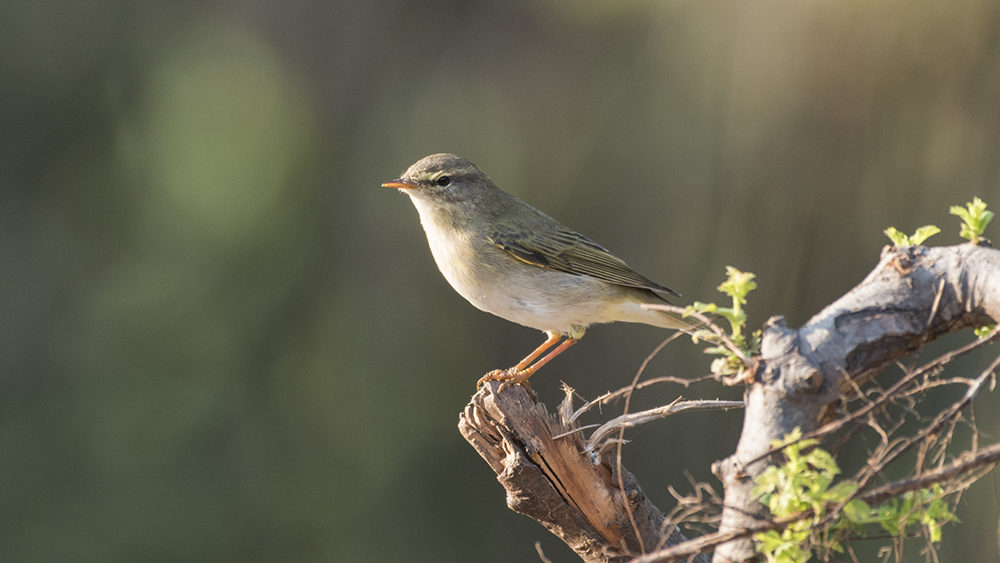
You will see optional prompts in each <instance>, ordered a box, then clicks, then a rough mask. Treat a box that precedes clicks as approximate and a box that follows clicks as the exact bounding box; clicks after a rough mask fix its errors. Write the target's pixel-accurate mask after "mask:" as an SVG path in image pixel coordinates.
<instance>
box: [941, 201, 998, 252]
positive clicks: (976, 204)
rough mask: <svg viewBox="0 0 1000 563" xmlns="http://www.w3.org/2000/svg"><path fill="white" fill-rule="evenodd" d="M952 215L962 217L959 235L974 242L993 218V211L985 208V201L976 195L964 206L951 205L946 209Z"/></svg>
mask: <svg viewBox="0 0 1000 563" xmlns="http://www.w3.org/2000/svg"><path fill="white" fill-rule="evenodd" d="M948 212H949V213H951V214H952V215H957V216H958V217H960V218H961V219H962V228H961V231H960V232H959V235H960V236H962V237H965V238H967V239H969V242H972V243H976V242H977V241H978V240H979V237H980V236H981V235H982V234H983V231H985V230H986V225H989V223H990V221H991V220H992V219H993V212H992V211H987V210H986V203H984V202H983V200H981V199H979V198H978V197H975V198H972V201H971V202H969V203H966V204H965V208H962V207H961V206H958V205H952V206H951V209H949V211H948Z"/></svg>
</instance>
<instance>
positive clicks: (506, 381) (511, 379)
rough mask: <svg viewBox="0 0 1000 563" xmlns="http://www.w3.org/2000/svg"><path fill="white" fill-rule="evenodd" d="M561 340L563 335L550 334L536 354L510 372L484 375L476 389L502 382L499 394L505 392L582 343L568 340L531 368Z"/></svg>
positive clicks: (494, 372) (492, 372)
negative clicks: (494, 382) (490, 382)
mask: <svg viewBox="0 0 1000 563" xmlns="http://www.w3.org/2000/svg"><path fill="white" fill-rule="evenodd" d="M561 339H562V335H560V334H553V333H549V337H548V339H547V340H546V341H545V342H543V343H542V345H541V346H539V347H538V348H536V349H535V351H534V352H532V353H531V354H528V357H526V358H524V359H523V360H521V361H520V362H518V364H517V365H516V366H514V367H512V368H510V369H508V370H504V371H500V370H494V371H491V372H490V373H488V374H486V375H484V376H483V377H482V379H480V380H479V383H477V384H476V388H477V389H478V388H479V387H480V386H482V385H483V384H484V383H487V382H489V381H500V382H501V384H500V388H499V389H497V392H498V393H499V392H500V391H503V390H504V389H505V388H506V387H507V386H508V385H518V384H521V383H523V382H525V381H527V380H528V378H529V377H531V375H532V374H533V373H535V372H536V371H538V369H539V368H541V367H542V366H544V365H545V364H547V363H549V361H551V360H552V358H555V357H556V356H558V355H559V354H562V353H563V352H564V351H565V350H566V349H567V348H569V347H570V346H572V345H574V344H576V343H577V342H579V341H580V339H579V338H567V339H566V340H564V341H563V342H562V344H560V345H559V346H557V347H556V349H555V350H552V351H551V352H549V353H548V354H546V355H545V357H543V358H542V359H540V360H538V361H537V362H535V363H534V364H532V365H530V366H529V364H531V362H532V361H534V359H535V358H537V357H538V356H540V355H542V353H543V352H545V351H546V350H548V349H549V348H551V347H552V345H553V344H555V343H556V342H559V340H561Z"/></svg>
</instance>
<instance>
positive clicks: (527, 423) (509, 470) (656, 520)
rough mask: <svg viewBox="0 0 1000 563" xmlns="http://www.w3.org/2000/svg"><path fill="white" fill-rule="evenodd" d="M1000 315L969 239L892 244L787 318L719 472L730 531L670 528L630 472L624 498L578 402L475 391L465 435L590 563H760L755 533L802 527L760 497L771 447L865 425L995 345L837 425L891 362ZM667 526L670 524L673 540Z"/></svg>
mask: <svg viewBox="0 0 1000 563" xmlns="http://www.w3.org/2000/svg"><path fill="white" fill-rule="evenodd" d="M998 319H1000V252H998V251H996V250H994V249H992V248H989V247H987V246H975V245H971V244H968V245H961V246H953V247H937V248H925V247H919V246H917V247H886V248H885V249H884V250H883V252H882V257H881V260H880V261H879V264H878V266H877V267H876V268H875V269H874V270H873V271H872V272H871V273H870V274H869V275H868V276H867V277H866V278H865V279H864V280H863V281H862V282H861V283H860V284H859V285H858V286H857V287H855V288H854V289H852V290H851V291H850V292H848V293H847V294H846V295H844V296H843V297H841V298H840V299H838V300H837V301H836V302H834V303H833V304H831V305H830V306H828V307H827V308H825V309H824V310H823V311H821V312H820V313H819V314H817V315H816V316H815V317H813V318H812V319H811V320H810V321H809V322H808V323H806V325H805V326H803V327H802V328H800V329H798V330H791V329H789V328H787V327H786V326H785V322H784V319H783V318H781V317H772V318H771V319H770V320H769V321H768V322H767V324H766V325H765V333H764V338H763V343H762V348H761V356H760V358H755V359H754V360H755V361H754V362H753V363H752V365H753V367H754V372H753V374H751V375H752V377H751V378H750V381H751V384H750V386H749V387H748V388H747V391H746V393H745V404H746V411H745V415H744V425H743V432H742V434H741V437H740V441H739V444H738V446H737V450H736V452H735V454H734V455H732V456H730V457H729V458H727V459H726V460H724V461H721V462H717V463H716V464H714V465H713V472H715V474H716V475H717V476H718V477H719V478H720V479H721V480H722V482H723V485H724V487H725V502H724V507H723V514H722V521H721V525H720V528H719V531H718V532H716V533H713V534H707V535H705V536H701V537H699V538H696V539H694V540H691V541H686V540H685V539H684V538H683V537H682V536H681V535H680V533H679V532H678V531H677V529H676V527H674V526H671V525H665V524H664V522H665V517H664V515H663V514H662V513H661V512H660V511H659V510H657V509H656V508H655V507H654V506H653V505H652V503H650V502H649V500H648V499H646V497H645V496H644V495H643V494H642V491H641V489H640V488H639V485H638V483H636V481H635V479H634V478H633V476H632V475H631V474H629V473H628V472H627V471H625V470H624V469H622V481H623V482H624V484H625V487H624V488H625V490H626V495H625V499H627V500H625V499H623V495H622V493H621V490H620V487H619V485H618V476H617V475H616V474H615V472H614V467H615V464H614V463H610V462H609V460H608V459H605V458H604V457H602V456H600V455H598V454H594V453H593V448H587V447H586V446H585V444H584V442H583V438H582V432H580V431H579V429H578V427H577V424H576V423H575V421H574V419H575V417H574V416H573V414H572V408H571V406H570V407H564V411H566V412H564V413H563V417H562V418H559V419H557V418H556V417H554V416H553V415H550V414H549V413H548V412H547V411H546V410H545V408H544V407H543V406H541V405H539V404H536V403H535V402H534V401H533V400H532V399H531V398H530V397H529V396H528V393H527V392H526V391H525V390H524V389H522V388H521V387H512V388H509V389H507V390H505V391H504V393H502V394H500V395H499V396H498V395H497V394H496V393H495V390H496V389H495V387H496V386H495V384H494V385H491V386H490V387H485V388H484V389H482V390H481V391H479V392H478V393H477V394H476V395H475V396H474V397H473V400H472V402H471V403H470V404H469V406H468V407H466V410H465V412H464V413H463V415H462V416H461V419H460V422H459V427H460V429H461V431H462V433H463V435H464V436H465V438H466V440H468V441H469V442H470V443H471V444H472V445H473V446H474V447H475V448H476V450H477V451H479V453H480V455H482V456H483V458H484V459H486V461H487V462H488V463H489V464H490V466H491V467H492V468H493V469H494V471H496V473H497V475H498V480H499V481H500V482H501V483H502V484H503V486H504V487H505V488H506V489H507V501H508V505H509V506H510V507H511V508H512V509H513V510H515V511H517V512H520V513H522V514H526V515H528V516H531V517H532V518H535V519H536V520H538V521H539V522H541V523H542V524H544V525H545V526H546V527H547V528H548V529H549V530H550V531H552V532H553V533H554V534H556V535H557V536H558V537H560V538H561V539H562V540H563V541H565V542H566V543H567V544H568V545H569V546H570V547H571V548H573V549H574V550H575V551H576V552H577V553H578V554H579V555H580V556H581V557H582V558H583V559H584V560H585V561H587V562H607V561H614V562H619V561H622V562H623V561H627V560H629V559H630V558H631V557H636V556H638V559H637V561H643V562H652V561H674V560H680V559H685V558H691V557H694V558H695V559H694V560H695V561H701V562H704V561H707V557H706V556H705V555H704V554H703V553H702V552H706V551H709V550H711V549H713V548H715V555H714V560H715V561H720V562H737V561H749V560H751V559H753V558H754V557H755V556H756V552H755V549H754V544H753V540H752V539H751V538H752V535H753V534H754V533H755V532H759V531H764V530H768V529H774V528H779V527H781V526H782V525H784V523H785V521H786V520H787V521H791V519H789V518H785V519H778V520H771V519H768V518H766V516H765V515H764V514H763V513H762V510H763V507H762V506H761V505H760V504H759V503H758V502H757V500H756V499H755V498H753V496H752V494H751V489H752V487H753V479H754V477H755V476H756V475H758V474H759V473H760V472H761V471H763V470H764V469H765V468H766V467H767V465H768V463H770V456H769V454H770V453H771V449H770V448H771V446H770V442H771V441H772V440H775V439H780V438H782V437H784V436H785V435H786V434H788V433H789V432H791V431H792V430H793V429H794V428H796V427H799V428H801V429H802V431H803V432H805V433H806V435H809V433H810V432H815V433H816V434H825V433H827V432H829V431H833V430H835V429H839V428H842V427H843V426H844V425H846V424H848V423H849V421H851V420H855V421H856V420H864V417H866V416H870V415H869V414H868V413H869V412H874V411H875V410H876V409H878V408H880V405H882V404H884V403H885V401H888V400H891V397H892V396H893V393H892V391H893V390H895V389H897V387H898V388H900V389H902V388H903V386H904V385H906V384H907V382H912V381H914V380H915V378H917V377H923V376H924V375H923V374H926V373H930V372H932V371H934V370H937V369H939V368H940V366H941V365H943V364H944V363H946V362H947V361H949V360H950V359H952V358H954V357H957V356H958V355H961V354H964V353H968V352H969V351H971V350H973V349H976V348H979V347H981V346H984V345H986V343H985V342H979V343H974V344H970V345H968V346H965V347H963V348H961V349H959V350H955V351H953V352H951V353H949V354H946V355H944V356H942V358H941V359H939V360H936V361H934V362H931V363H930V364H928V365H927V366H924V367H923V368H919V369H916V370H913V371H911V372H909V373H908V374H907V375H906V376H904V378H903V379H902V380H901V381H900V382H897V383H896V384H895V385H893V386H892V387H890V389H889V390H888V391H887V392H886V394H885V395H883V396H882V397H881V398H877V399H876V400H874V401H872V402H870V403H869V404H868V405H867V406H865V407H862V409H860V410H859V411H858V412H856V413H854V415H852V416H850V417H847V418H846V419H841V420H842V421H841V422H836V423H831V422H829V421H830V420H831V413H832V412H834V411H835V408H834V407H836V406H837V405H838V404H839V403H840V401H841V400H842V399H843V397H844V396H845V395H846V396H850V395H852V393H854V392H856V391H857V390H858V389H860V386H861V385H862V384H863V383H865V382H866V381H868V380H869V379H871V378H872V377H874V376H875V375H876V374H877V373H878V372H879V371H880V370H881V369H883V368H884V367H886V366H888V365H891V364H892V363H893V362H895V361H896V360H898V359H900V358H902V357H904V356H906V355H908V354H911V353H913V352H915V351H918V350H919V349H920V348H921V347H922V346H924V345H925V344H926V343H927V342H929V341H931V340H934V339H936V338H938V337H940V336H942V335H945V334H947V333H951V332H954V331H957V330H960V329H963V328H967V327H981V326H984V325H987V324H991V323H996V322H997V320H998ZM998 335H1000V331H998V332H995V333H994V335H993V337H992V338H994V339H996V338H1000V336H998ZM994 367H995V365H994V366H991V368H990V370H987V371H988V372H989V371H992V369H993V368H994ZM984 380H985V376H980V377H979V378H978V379H977V380H975V381H973V383H974V385H973V386H970V391H969V393H968V394H967V395H969V397H966V399H965V400H963V401H961V402H960V403H958V404H957V405H958V406H956V407H955V408H953V409H951V410H950V411H949V413H950V414H947V413H946V414H947V416H944V415H942V416H944V418H941V421H946V420H952V419H954V416H955V415H957V414H958V412H959V411H961V409H962V408H964V405H966V404H967V403H968V401H969V400H971V398H970V397H971V396H974V394H975V392H976V391H978V389H979V388H980V387H981V386H982V383H983V381H984ZM664 408H665V409H669V408H670V406H668V407H664ZM956 409H957V410H956ZM564 420H570V421H571V422H569V423H564ZM622 420H623V421H624V422H627V421H629V420H631V419H628V418H623V419H622ZM824 424H826V426H823V425H824ZM943 424H944V422H941V423H940V424H939V423H938V422H937V421H935V422H934V423H933V424H932V426H931V427H930V429H929V430H928V432H930V433H933V432H936V431H937V430H938V429H939V428H940V427H942V425H943ZM554 437H556V438H554ZM998 451H1000V450H998V448H995V447H990V448H986V449H984V450H981V451H980V452H979V453H978V454H969V455H968V456H965V457H962V458H960V460H959V461H958V462H956V463H955V464H952V465H951V466H949V467H948V468H945V469H939V470H935V471H930V472H926V473H924V474H922V475H919V476H918V477H917V480H911V481H906V482H899V483H897V484H895V485H898V487H902V488H900V489H899V491H902V490H910V488H911V487H918V488H919V487H922V486H924V485H925V484H927V483H931V482H935V481H933V478H935V477H939V478H942V479H944V478H947V477H948V476H950V475H957V474H960V473H963V472H968V471H971V470H972V469H975V468H977V467H981V466H983V465H987V464H992V463H996V462H997V459H998V456H1000V453H998ZM970 475H971V473H970ZM970 478H971V477H970ZM887 487H891V485H887V486H885V487H882V488H880V489H877V490H875V491H864V487H863V488H862V489H860V490H859V491H858V494H859V497H858V498H865V499H869V498H875V497H879V496H880V495H884V494H889V493H890V492H892V491H893V490H895V489H892V488H887ZM872 495H874V496H872ZM879 498H880V497H879ZM626 501H627V502H628V503H629V504H628V509H626V505H625V502H626ZM629 512H631V514H632V517H633V518H634V521H635V526H633V525H632V523H631V522H630V520H629V517H628V514H629ZM663 528H670V529H668V530H667V531H666V533H663V532H662V529H663ZM636 531H638V534H639V535H638V536H637V535H636ZM664 536H666V539H664ZM654 546H666V549H664V550H661V551H658V552H656V553H650V554H647V555H640V554H641V552H642V551H644V549H643V548H644V547H645V548H647V550H648V549H652V548H653V547H654Z"/></svg>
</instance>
